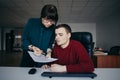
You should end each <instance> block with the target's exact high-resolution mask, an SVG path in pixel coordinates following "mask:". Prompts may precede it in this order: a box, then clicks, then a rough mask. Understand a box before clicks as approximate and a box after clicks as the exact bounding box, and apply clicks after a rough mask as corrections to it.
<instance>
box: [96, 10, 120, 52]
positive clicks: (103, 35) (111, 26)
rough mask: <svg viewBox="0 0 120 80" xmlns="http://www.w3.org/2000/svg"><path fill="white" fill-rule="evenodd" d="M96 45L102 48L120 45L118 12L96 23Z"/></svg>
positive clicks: (106, 48)
mask: <svg viewBox="0 0 120 80" xmlns="http://www.w3.org/2000/svg"><path fill="white" fill-rule="evenodd" d="M96 35H97V37H96V42H97V43H96V45H97V46H98V47H102V48H103V49H104V50H109V49H110V47H111V46H114V45H119V46H120V12H116V14H113V15H111V16H109V17H107V18H106V19H104V20H102V21H100V22H98V23H96Z"/></svg>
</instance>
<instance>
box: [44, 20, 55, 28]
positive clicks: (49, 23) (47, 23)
mask: <svg viewBox="0 0 120 80" xmlns="http://www.w3.org/2000/svg"><path fill="white" fill-rule="evenodd" d="M42 24H44V26H45V27H46V28H49V27H50V26H52V25H53V24H55V21H53V20H52V19H47V18H42Z"/></svg>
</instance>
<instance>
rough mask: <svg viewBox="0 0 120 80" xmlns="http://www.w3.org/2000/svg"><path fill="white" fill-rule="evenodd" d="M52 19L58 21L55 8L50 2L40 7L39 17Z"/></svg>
mask: <svg viewBox="0 0 120 80" xmlns="http://www.w3.org/2000/svg"><path fill="white" fill-rule="evenodd" d="M45 17H46V18H47V19H52V20H54V21H55V22H57V21H58V12H57V8H56V7H55V6H54V5H52V4H47V5H45V6H44V7H43V8H42V11H41V18H45Z"/></svg>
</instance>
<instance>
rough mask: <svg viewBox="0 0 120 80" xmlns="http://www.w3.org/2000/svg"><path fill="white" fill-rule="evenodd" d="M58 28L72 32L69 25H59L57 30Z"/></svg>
mask: <svg viewBox="0 0 120 80" xmlns="http://www.w3.org/2000/svg"><path fill="white" fill-rule="evenodd" d="M58 28H65V30H66V32H67V33H71V32H72V30H71V28H70V26H69V25H67V24H59V25H57V26H56V27H55V29H58Z"/></svg>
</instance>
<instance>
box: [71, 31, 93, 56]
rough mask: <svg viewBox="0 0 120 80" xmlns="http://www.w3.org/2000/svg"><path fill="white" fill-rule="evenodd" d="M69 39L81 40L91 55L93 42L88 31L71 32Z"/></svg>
mask: <svg viewBox="0 0 120 80" xmlns="http://www.w3.org/2000/svg"><path fill="white" fill-rule="evenodd" d="M71 39H73V40H77V41H79V42H81V43H82V44H83V46H84V47H85V48H86V50H87V52H88V53H89V55H90V56H92V55H93V48H94V43H93V38H92V34H91V33H90V32H72V34H71Z"/></svg>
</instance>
